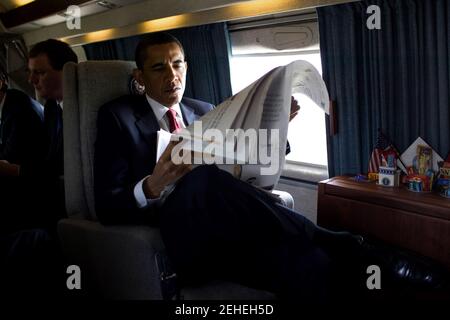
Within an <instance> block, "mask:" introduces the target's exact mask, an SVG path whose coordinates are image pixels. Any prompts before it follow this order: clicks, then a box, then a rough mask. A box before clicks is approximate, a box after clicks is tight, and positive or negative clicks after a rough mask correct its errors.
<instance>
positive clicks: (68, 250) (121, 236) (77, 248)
mask: <svg viewBox="0 0 450 320" xmlns="http://www.w3.org/2000/svg"><path fill="white" fill-rule="evenodd" d="M58 235H59V237H60V239H61V243H62V249H63V252H64V254H65V256H66V257H70V261H67V263H68V264H76V265H78V266H79V267H80V269H81V283H82V290H83V289H84V290H87V292H88V294H89V295H97V296H100V297H101V298H106V299H162V296H161V288H160V279H159V277H158V274H157V270H156V264H155V254H156V253H157V252H158V251H161V250H164V245H163V242H162V240H161V236H160V232H159V229H156V228H151V227H147V226H103V225H101V224H100V223H98V222H94V221H89V220H84V219H73V218H70V219H63V220H61V221H60V222H59V223H58ZM88 283H89V285H90V287H88V288H83V285H84V284H88Z"/></svg>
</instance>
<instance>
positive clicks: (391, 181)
mask: <svg viewBox="0 0 450 320" xmlns="http://www.w3.org/2000/svg"><path fill="white" fill-rule="evenodd" d="M399 181H400V170H397V169H396V168H391V167H380V173H379V175H378V184H380V185H382V186H386V187H398V186H399Z"/></svg>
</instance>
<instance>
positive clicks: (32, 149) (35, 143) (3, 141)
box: [0, 89, 46, 175]
mask: <svg viewBox="0 0 450 320" xmlns="http://www.w3.org/2000/svg"><path fill="white" fill-rule="evenodd" d="M43 118H44V115H43V110H42V106H41V105H40V104H39V103H38V102H37V101H35V100H33V99H31V98H30V97H28V96H27V95H26V94H25V93H23V92H21V91H19V90H15V89H9V90H7V92H6V97H5V102H4V104H3V110H2V117H1V123H0V159H2V160H7V161H8V162H10V163H15V164H18V165H20V166H21V170H20V171H21V175H28V174H31V173H32V172H36V171H38V167H39V165H40V163H41V162H42V159H43V158H44V157H45V152H46V151H45V132H44V126H43Z"/></svg>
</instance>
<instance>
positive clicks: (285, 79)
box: [157, 60, 329, 189]
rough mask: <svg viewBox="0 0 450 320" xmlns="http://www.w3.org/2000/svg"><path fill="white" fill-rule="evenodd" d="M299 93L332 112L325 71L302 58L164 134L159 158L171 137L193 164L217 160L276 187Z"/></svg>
mask: <svg viewBox="0 0 450 320" xmlns="http://www.w3.org/2000/svg"><path fill="white" fill-rule="evenodd" d="M294 93H300V94H302V95H305V96H308V97H309V98H310V99H311V100H312V101H313V102H314V103H315V104H316V105H317V106H318V107H319V108H321V109H322V110H323V111H324V112H325V113H327V114H328V113H329V97H328V91H327V89H326V86H325V83H324V82H323V80H322V77H321V76H320V74H319V72H318V71H317V70H316V69H315V68H314V66H313V65H311V64H310V63H309V62H306V61H303V60H297V61H294V62H292V63H290V64H288V65H286V66H281V67H277V68H275V69H273V70H271V71H269V72H268V73H266V74H265V75H264V76H262V77H261V78H259V79H258V80H256V81H255V82H254V83H252V84H251V85H249V86H248V87H246V88H245V89H243V90H242V91H240V92H239V93H237V94H235V95H234V96H232V97H230V98H228V99H227V100H225V101H224V102H222V103H221V104H220V105H218V106H217V107H216V108H215V109H213V110H211V111H210V112H208V113H207V114H205V115H204V116H203V117H201V118H200V119H199V121H198V122H194V123H193V124H191V125H190V126H188V127H187V128H186V129H183V130H182V131H181V132H178V133H177V134H172V135H171V134H169V133H167V132H166V133H162V132H160V133H159V134H158V147H157V148H158V150H157V159H159V156H160V155H161V154H162V152H163V151H164V150H165V148H166V146H167V144H168V142H169V141H170V140H177V141H180V140H181V139H182V140H183V142H182V143H180V147H179V148H178V150H183V154H184V155H187V154H190V155H192V157H191V158H190V159H188V161H192V162H191V163H193V164H211V163H215V164H218V165H219V167H220V168H221V169H223V170H226V171H229V172H231V173H232V174H234V175H235V176H236V177H237V178H239V179H241V180H244V181H247V182H249V183H251V184H253V185H255V186H258V187H262V188H265V189H272V188H273V187H274V186H275V185H276V184H277V182H278V179H279V177H280V175H281V171H282V168H283V166H284V162H285V151H286V142H287V129H288V124H289V113H290V107H291V95H292V94H294ZM299 104H300V105H301V98H300V101H299ZM172 161H174V157H173V154H172Z"/></svg>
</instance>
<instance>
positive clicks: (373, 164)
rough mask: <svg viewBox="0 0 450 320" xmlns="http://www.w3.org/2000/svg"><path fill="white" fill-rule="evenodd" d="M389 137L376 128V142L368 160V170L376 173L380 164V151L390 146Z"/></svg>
mask: <svg viewBox="0 0 450 320" xmlns="http://www.w3.org/2000/svg"><path fill="white" fill-rule="evenodd" d="M391 147H392V145H391V142H390V141H389V139H388V138H387V137H386V136H385V135H384V134H383V132H381V130H380V129H378V137H377V143H376V144H375V148H374V149H373V151H372V155H371V156H370V161H369V172H373V173H378V171H379V169H380V165H381V153H382V152H383V151H386V150H388V149H389V148H391Z"/></svg>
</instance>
